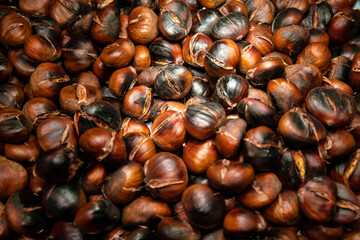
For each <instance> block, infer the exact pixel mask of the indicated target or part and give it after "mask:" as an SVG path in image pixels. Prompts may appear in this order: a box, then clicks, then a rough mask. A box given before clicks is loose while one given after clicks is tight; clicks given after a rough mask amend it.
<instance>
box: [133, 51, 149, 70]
mask: <svg viewBox="0 0 360 240" xmlns="http://www.w3.org/2000/svg"><path fill="white" fill-rule="evenodd" d="M150 64H151V57H150V51H149V49H148V48H147V47H146V46H144V45H136V46H135V55H134V59H133V62H132V66H133V67H134V68H135V69H136V71H137V72H142V71H144V70H145V69H148V68H149V67H150Z"/></svg>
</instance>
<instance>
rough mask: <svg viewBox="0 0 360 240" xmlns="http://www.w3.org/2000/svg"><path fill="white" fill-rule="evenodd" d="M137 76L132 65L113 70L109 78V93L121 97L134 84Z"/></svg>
mask: <svg viewBox="0 0 360 240" xmlns="http://www.w3.org/2000/svg"><path fill="white" fill-rule="evenodd" d="M137 76H138V75H137V74H136V70H135V68H133V67H132V66H128V67H124V68H120V69H117V70H115V71H114V72H113V73H112V74H111V76H110V78H109V89H110V92H111V94H112V95H114V96H115V97H117V98H119V99H122V98H123V97H124V95H125V94H126V92H127V91H128V90H129V89H131V88H132V86H133V85H134V84H135V82H136V79H137Z"/></svg>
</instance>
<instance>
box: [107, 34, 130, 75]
mask: <svg viewBox="0 0 360 240" xmlns="http://www.w3.org/2000/svg"><path fill="white" fill-rule="evenodd" d="M134 55H135V45H134V43H133V42H132V41H131V40H129V39H127V38H123V39H119V40H117V41H115V42H113V43H111V44H110V45H107V46H106V47H105V48H104V49H103V51H102V52H101V54H100V59H101V61H102V62H103V63H104V65H106V66H108V67H113V68H121V67H125V66H126V65H128V64H129V63H130V62H131V61H132V60H133V58H134Z"/></svg>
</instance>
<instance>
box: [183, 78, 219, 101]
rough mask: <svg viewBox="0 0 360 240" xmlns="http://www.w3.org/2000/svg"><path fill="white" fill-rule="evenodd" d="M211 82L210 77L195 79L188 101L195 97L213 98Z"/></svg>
mask: <svg viewBox="0 0 360 240" xmlns="http://www.w3.org/2000/svg"><path fill="white" fill-rule="evenodd" d="M210 81H211V80H210V79H209V77H193V80H192V85H191V89H190V92H189V93H188V94H187V95H186V97H187V99H190V98H192V97H195V96H202V97H206V98H211V97H212V94H213V90H212V89H211V86H210Z"/></svg>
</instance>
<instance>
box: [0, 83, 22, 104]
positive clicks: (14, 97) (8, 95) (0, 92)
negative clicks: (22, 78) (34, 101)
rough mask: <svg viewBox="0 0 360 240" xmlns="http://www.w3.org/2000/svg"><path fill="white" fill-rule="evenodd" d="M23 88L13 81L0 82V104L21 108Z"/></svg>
mask: <svg viewBox="0 0 360 240" xmlns="http://www.w3.org/2000/svg"><path fill="white" fill-rule="evenodd" d="M24 97H25V96H24V91H23V88H21V87H20V86H17V85H15V84H13V83H1V84H0V104H1V105H3V106H6V107H13V108H18V109H21V107H22V105H23V102H24Z"/></svg>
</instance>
